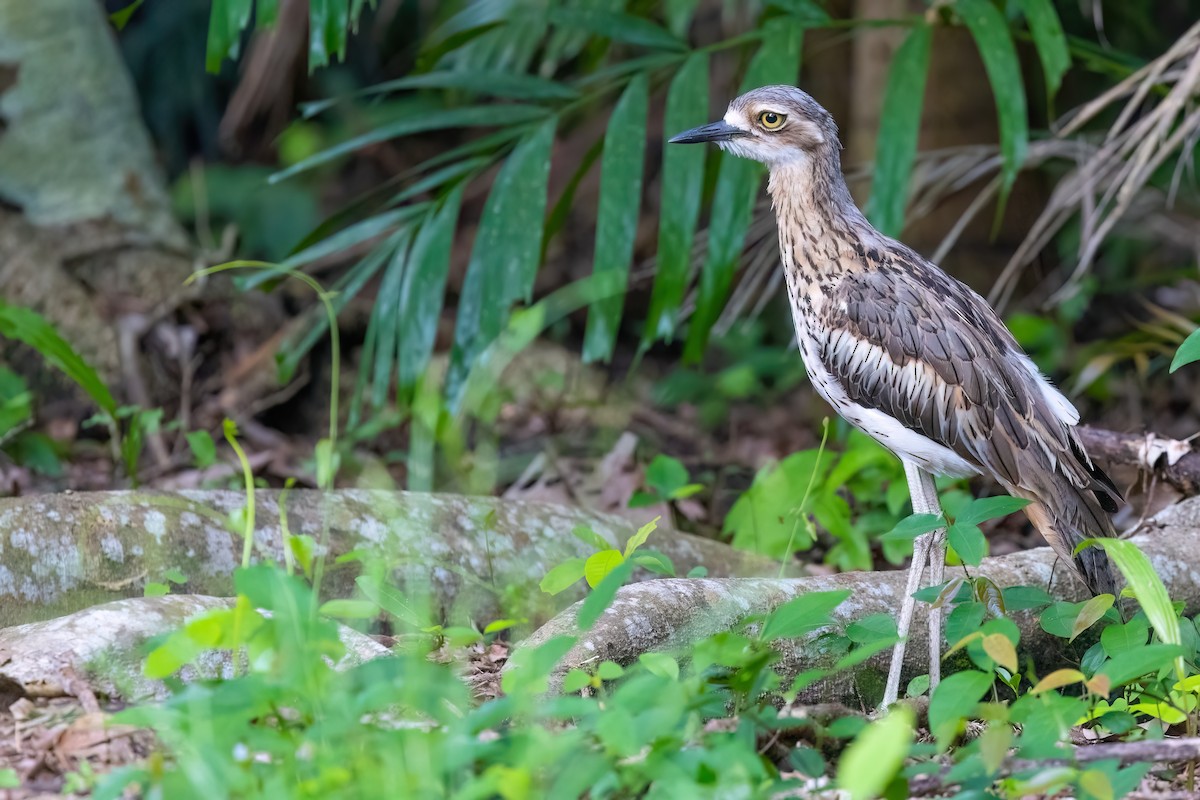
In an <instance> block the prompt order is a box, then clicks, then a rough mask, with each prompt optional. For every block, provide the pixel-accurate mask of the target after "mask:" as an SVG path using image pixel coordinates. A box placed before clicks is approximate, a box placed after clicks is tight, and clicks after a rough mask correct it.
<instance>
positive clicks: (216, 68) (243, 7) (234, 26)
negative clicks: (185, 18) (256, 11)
mask: <svg viewBox="0 0 1200 800" xmlns="http://www.w3.org/2000/svg"><path fill="white" fill-rule="evenodd" d="M253 6H254V0H213V4H212V13H211V14H209V17H208V46H207V51H206V54H205V58H204V67H205V69H207V70H208V71H209V72H211V73H213V74H216V73H217V72H220V71H221V62H222V61H224V60H225V59H226V58H233V59H236V58H237V57H238V52H239V50H240V46H241V37H242V30H243V29H244V28H245V27H246V26H247V25H249V24H250V10H251V8H252V7H253Z"/></svg>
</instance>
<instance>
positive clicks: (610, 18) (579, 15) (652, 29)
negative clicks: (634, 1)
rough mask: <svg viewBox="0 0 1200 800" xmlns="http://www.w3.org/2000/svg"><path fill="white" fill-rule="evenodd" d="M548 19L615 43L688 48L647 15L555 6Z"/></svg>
mask: <svg viewBox="0 0 1200 800" xmlns="http://www.w3.org/2000/svg"><path fill="white" fill-rule="evenodd" d="M547 18H548V19H549V20H550V24H552V25H556V26H559V27H564V28H577V29H579V30H581V31H586V32H587V33H590V34H592V35H593V36H599V37H603V38H605V39H612V40H613V41H616V42H624V43H625V44H632V45H638V46H641V47H652V48H655V49H658V50H680V51H682V50H687V45H685V44H684V43H683V42H681V41H680V40H679V39H677V38H676V37H675V36H672V35H671V33H670V32H669V31H667V30H664V29H663V28H661V27H659V26H658V25H656V24H654V23H653V22H651V21H650V20H648V19H646V18H645V17H637V16H633V15H631V14H621V13H618V12H614V11H604V10H602V9H592V8H569V7H566V6H561V5H553V6H551V8H550V11H549V13H548V14H547Z"/></svg>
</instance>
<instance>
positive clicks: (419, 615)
mask: <svg viewBox="0 0 1200 800" xmlns="http://www.w3.org/2000/svg"><path fill="white" fill-rule="evenodd" d="M354 584H355V586H357V587H358V590H359V591H360V592H362V593H363V594H364V595H365V596H366V597H367V599H368V600H370V601H371V602H373V603H375V604H376V605H377V606H379V607H380V608H382V609H383V610H384V611H386V612H387V613H389V614H391V615H392V616H393V617H395V618H396V619H398V620H400V621H401V622H404V623H405V624H407V625H410V626H412V627H414V628H427V627H429V625H430V619H429V613H428V609H420V608H418V607H417V606H416V605H414V604H413V603H412V602H411V601H410V600H409V599H408V597H407V596H406V595H404V594H403V593H402V592H401V591H400V590H399V589H397V588H396V587H395V586H392V585H391V584H389V583H386V582H384V581H383V580H382V579H379V578H373V577H371V576H369V575H359V576H358V577H357V578H355V579H354Z"/></svg>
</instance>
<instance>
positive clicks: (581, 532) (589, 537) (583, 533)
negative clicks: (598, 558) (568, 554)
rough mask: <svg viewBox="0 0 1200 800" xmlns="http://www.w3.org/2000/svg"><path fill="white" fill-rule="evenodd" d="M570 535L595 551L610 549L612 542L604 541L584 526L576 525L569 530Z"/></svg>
mask: <svg viewBox="0 0 1200 800" xmlns="http://www.w3.org/2000/svg"><path fill="white" fill-rule="evenodd" d="M571 535H572V536H574V537H575V538H576V539H578V540H579V541H581V542H583V543H584V544H586V545H589V546H591V547H593V548H595V549H596V550H608V549H609V548H611V547H612V542H610V541H608V539H605V538H604V537H603V536H601V535H600V534H598V533H596V532H595V531H594V530H592V529H591V528H589V527H588V526H586V525H576V526H575V527H574V528H572V529H571Z"/></svg>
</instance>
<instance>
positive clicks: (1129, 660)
mask: <svg viewBox="0 0 1200 800" xmlns="http://www.w3.org/2000/svg"><path fill="white" fill-rule="evenodd" d="M1182 655H1183V648H1182V647H1179V646H1178V645H1173V644H1148V645H1146V646H1145V647H1139V648H1138V649H1137V650H1131V651H1129V652H1128V653H1122V654H1121V655H1119V656H1117V657H1116V658H1112V659H1110V660H1109V661H1107V662H1106V663H1105V664H1104V666H1103V667H1101V668H1100V674H1102V675H1107V676H1108V679H1109V680H1110V681H1112V685H1113V687H1117V686H1123V685H1124V684H1126V683H1129V682H1130V681H1132V680H1134V679H1135V678H1140V677H1142V676H1143V675H1149V674H1155V673H1158V672H1159V671H1160V670H1162V668H1163V667H1168V666H1170V665H1171V663H1172V661H1173V660H1174V659H1176V658H1180V657H1182Z"/></svg>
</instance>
